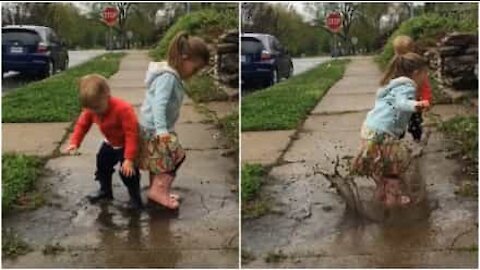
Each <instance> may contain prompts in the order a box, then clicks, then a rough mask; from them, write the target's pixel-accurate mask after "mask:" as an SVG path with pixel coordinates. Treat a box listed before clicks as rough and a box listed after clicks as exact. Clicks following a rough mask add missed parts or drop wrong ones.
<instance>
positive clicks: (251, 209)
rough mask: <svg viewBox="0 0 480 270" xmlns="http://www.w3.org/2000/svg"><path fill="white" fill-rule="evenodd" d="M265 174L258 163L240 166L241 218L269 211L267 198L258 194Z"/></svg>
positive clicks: (249, 217) (264, 170)
mask: <svg viewBox="0 0 480 270" xmlns="http://www.w3.org/2000/svg"><path fill="white" fill-rule="evenodd" d="M266 174H267V170H266V169H265V168H264V167H262V165H260V164H244V165H243V166H242V179H241V186H242V195H241V197H242V219H251V218H257V217H259V216H262V215H264V214H266V213H267V212H269V211H270V204H269V200H268V199H267V198H265V197H260V196H259V195H260V190H261V188H262V184H263V179H264V178H265V177H266Z"/></svg>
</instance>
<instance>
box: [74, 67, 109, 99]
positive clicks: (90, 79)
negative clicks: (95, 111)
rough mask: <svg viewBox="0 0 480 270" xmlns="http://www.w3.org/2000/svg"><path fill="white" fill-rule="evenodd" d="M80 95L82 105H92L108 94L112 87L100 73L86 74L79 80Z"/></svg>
mask: <svg viewBox="0 0 480 270" xmlns="http://www.w3.org/2000/svg"><path fill="white" fill-rule="evenodd" d="M78 86H79V96H80V104H81V105H82V107H90V106H91V105H92V104H94V102H98V100H99V99H101V98H103V97H105V96H108V95H109V94H110V87H109V86H108V83H107V79H105V77H103V76H102V75H99V74H89V75H85V76H83V77H82V78H80V80H79V84H78Z"/></svg>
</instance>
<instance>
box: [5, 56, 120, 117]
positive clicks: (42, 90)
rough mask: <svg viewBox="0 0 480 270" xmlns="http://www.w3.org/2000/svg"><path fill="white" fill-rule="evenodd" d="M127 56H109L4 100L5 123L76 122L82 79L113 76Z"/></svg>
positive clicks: (28, 86)
mask: <svg viewBox="0 0 480 270" xmlns="http://www.w3.org/2000/svg"><path fill="white" fill-rule="evenodd" d="M124 55H125V54H123V53H108V54H105V55H101V56H98V57H96V58H94V59H92V60H90V61H88V62H86V63H84V64H82V65H80V66H77V67H74V68H72V69H68V70H66V71H64V72H62V73H60V74H57V75H55V76H52V77H50V78H48V79H45V80H42V81H38V82H34V83H31V84H28V85H26V86H24V87H21V88H19V89H17V90H15V91H14V92H12V93H10V94H7V95H6V96H4V97H3V100H2V107H3V108H2V122H4V123H41V122H69V121H73V120H74V119H75V117H76V116H77V115H78V113H79V112H80V104H79V101H78V94H77V80H78V78H80V77H82V76H84V75H86V74H90V73H98V74H101V75H103V76H105V77H110V76H111V75H113V74H115V73H116V72H117V71H118V68H119V65H120V60H121V58H122V57H123V56H124Z"/></svg>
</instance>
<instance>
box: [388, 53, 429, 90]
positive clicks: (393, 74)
mask: <svg viewBox="0 0 480 270" xmlns="http://www.w3.org/2000/svg"><path fill="white" fill-rule="evenodd" d="M426 68H427V62H426V61H425V59H424V58H423V57H422V56H420V55H418V54H416V53H406V54H402V55H395V56H394V57H393V59H392V60H391V61H390V63H389V64H388V67H387V70H386V71H385V73H384V74H383V77H382V79H381V80H380V84H381V85H387V84H388V82H389V81H390V80H392V79H395V78H398V77H409V78H411V77H412V75H413V73H414V72H415V71H416V70H422V69H426Z"/></svg>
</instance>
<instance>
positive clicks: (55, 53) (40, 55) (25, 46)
mask: <svg viewBox="0 0 480 270" xmlns="http://www.w3.org/2000/svg"><path fill="white" fill-rule="evenodd" d="M67 67H68V51H67V48H66V46H65V43H64V42H63V41H62V40H61V39H60V38H59V37H58V36H57V34H56V33H55V31H53V29H51V28H49V27H44V26H33V25H11V26H5V27H2V73H6V72H9V71H17V72H20V73H24V74H35V75H41V76H44V77H48V76H51V75H53V74H55V73H56V72H58V71H60V70H65V69H67Z"/></svg>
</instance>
